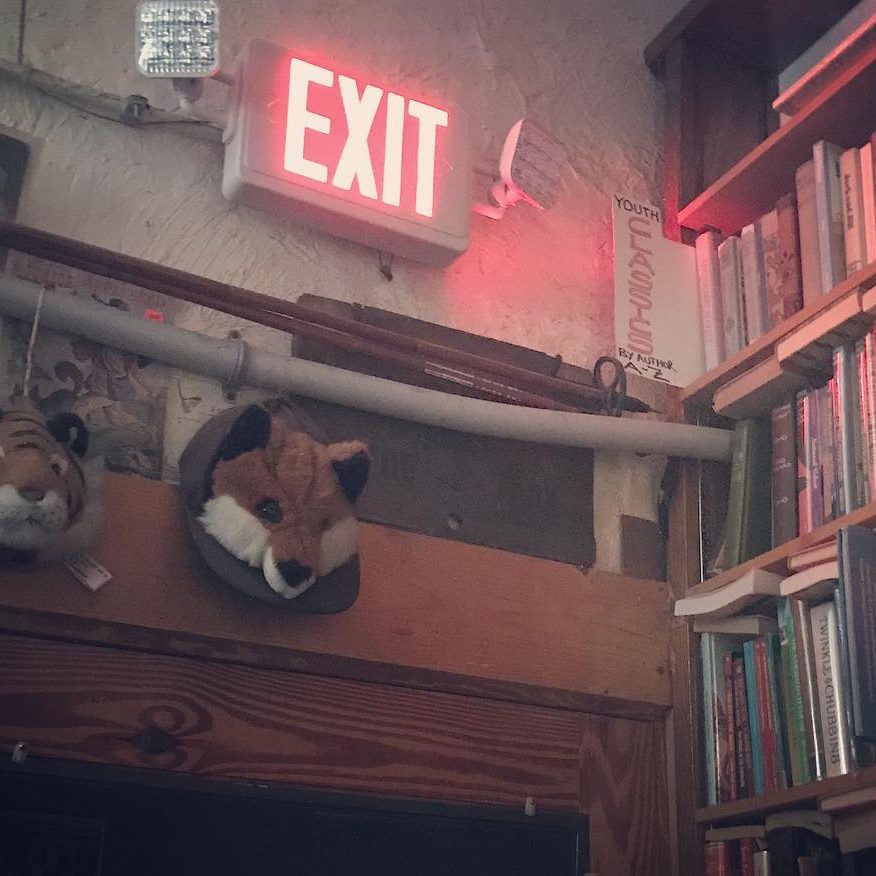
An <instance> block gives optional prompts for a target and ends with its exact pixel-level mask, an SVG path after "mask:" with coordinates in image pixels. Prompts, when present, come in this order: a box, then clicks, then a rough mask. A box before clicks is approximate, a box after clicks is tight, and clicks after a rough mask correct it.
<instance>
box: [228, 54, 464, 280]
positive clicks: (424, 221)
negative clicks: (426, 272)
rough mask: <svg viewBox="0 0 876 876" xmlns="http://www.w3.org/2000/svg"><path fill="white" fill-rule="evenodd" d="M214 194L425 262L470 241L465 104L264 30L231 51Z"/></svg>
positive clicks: (442, 258)
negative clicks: (234, 54) (271, 37)
mask: <svg viewBox="0 0 876 876" xmlns="http://www.w3.org/2000/svg"><path fill="white" fill-rule="evenodd" d="M224 139H225V167H224V171H223V176H222V193H223V194H224V195H225V197H226V198H228V199H229V200H232V201H240V202H242V203H244V204H248V205H249V206H252V207H255V208H257V209H260V210H265V211H269V212H274V213H278V214H281V215H286V216H290V217H292V218H295V219H297V220H299V221H301V222H302V223H305V224H308V225H312V226H313V227H316V228H319V229H321V230H323V231H326V232H328V233H329V234H334V235H336V236H338V237H343V238H346V239H348V240H354V241H356V242H358V243H363V244H366V245H367V246H372V247H375V248H376V249H379V250H382V251H384V252H390V253H394V254H396V255H399V256H402V257H406V258H410V259H414V260H416V261H419V262H425V263H427V264H439V265H446V264H449V263H450V262H451V261H453V259H455V258H456V257H457V256H458V255H459V254H460V253H461V252H463V251H464V250H465V248H466V247H467V246H468V224H469V216H470V212H471V203H470V201H471V196H470V190H469V187H470V182H471V170H470V168H471V164H470V158H469V142H468V131H467V128H466V124H465V120H464V117H463V114H462V113H461V112H460V111H459V110H458V109H457V108H456V107H453V106H448V105H446V104H445V103H442V102H440V101H435V102H432V101H431V100H430V99H428V98H427V97H424V96H422V95H410V94H408V93H405V92H404V90H403V89H399V90H398V91H396V90H394V89H393V88H392V87H391V86H387V85H384V84H382V83H380V81H379V79H378V77H367V78H366V77H363V76H358V77H356V76H353V75H350V74H349V73H347V72H345V71H343V70H340V69H338V70H336V69H334V65H333V64H332V63H329V62H326V61H318V60H314V59H313V58H312V57H306V56H304V55H303V54H299V53H296V52H293V51H290V50H289V49H284V48H281V47H280V46H276V45H273V44H272V43H269V42H266V41H265V40H251V41H250V42H249V43H248V44H247V45H246V47H245V49H244V51H243V53H242V55H241V58H240V59H239V61H238V67H237V71H236V73H235V84H234V89H233V93H232V98H231V106H230V110H229V117H228V124H227V127H226V130H225V137H224Z"/></svg>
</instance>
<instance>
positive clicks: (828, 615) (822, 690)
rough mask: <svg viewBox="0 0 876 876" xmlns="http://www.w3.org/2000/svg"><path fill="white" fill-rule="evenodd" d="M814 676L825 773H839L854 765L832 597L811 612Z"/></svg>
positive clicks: (834, 606)
mask: <svg viewBox="0 0 876 876" xmlns="http://www.w3.org/2000/svg"><path fill="white" fill-rule="evenodd" d="M809 617H810V622H811V626H812V647H813V651H814V653H815V680H816V686H817V689H818V705H819V710H820V719H821V737H822V739H823V741H824V760H825V774H826V775H827V776H828V777H829V776H839V775H843V774H844V773H847V772H848V771H849V768H850V766H851V757H850V746H849V737H848V728H847V725H846V716H845V703H844V701H843V692H842V683H841V676H840V646H839V632H838V630H837V622H836V605H835V604H834V602H833V600H830V601H828V602H823V603H821V604H820V605H814V606H812V607H811V609H810V612H809Z"/></svg>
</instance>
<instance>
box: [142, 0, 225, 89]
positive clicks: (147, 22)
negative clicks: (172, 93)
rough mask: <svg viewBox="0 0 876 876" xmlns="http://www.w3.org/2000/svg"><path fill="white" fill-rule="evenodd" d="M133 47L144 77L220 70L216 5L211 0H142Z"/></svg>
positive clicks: (210, 73)
mask: <svg viewBox="0 0 876 876" xmlns="http://www.w3.org/2000/svg"><path fill="white" fill-rule="evenodd" d="M136 46H137V67H138V69H139V70H140V72H141V73H142V74H143V75H144V76H153V77H158V78H162V79H190V78H201V77H209V76H213V75H214V74H215V73H217V72H218V70H219V6H218V4H217V3H216V2H214V0H141V2H140V3H138V4H137V30H136Z"/></svg>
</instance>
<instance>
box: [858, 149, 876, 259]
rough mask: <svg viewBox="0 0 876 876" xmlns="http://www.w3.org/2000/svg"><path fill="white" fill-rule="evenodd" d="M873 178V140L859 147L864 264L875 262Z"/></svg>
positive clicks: (874, 188) (875, 227)
mask: <svg viewBox="0 0 876 876" xmlns="http://www.w3.org/2000/svg"><path fill="white" fill-rule="evenodd" d="M873 183H874V177H873V139H872V137H871V139H870V142H869V143H865V144H864V145H863V146H862V147H861V196H862V202H863V205H864V253H865V262H866V263H867V264H869V263H870V262H873V261H876V187H874V184H873Z"/></svg>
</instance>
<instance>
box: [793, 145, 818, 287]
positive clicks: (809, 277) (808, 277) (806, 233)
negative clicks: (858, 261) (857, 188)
mask: <svg viewBox="0 0 876 876" xmlns="http://www.w3.org/2000/svg"><path fill="white" fill-rule="evenodd" d="M794 181H795V186H796V190H797V225H798V227H799V229H800V269H801V275H802V281H803V303H804V304H811V303H812V302H813V301H815V299H816V298H819V297H820V296H821V263H820V261H819V257H818V220H817V218H816V215H815V164H814V162H813V161H811V160H810V161H807V162H806V163H805V164H802V165H800V167H798V168H797V172H796V174H795V176H794Z"/></svg>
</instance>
